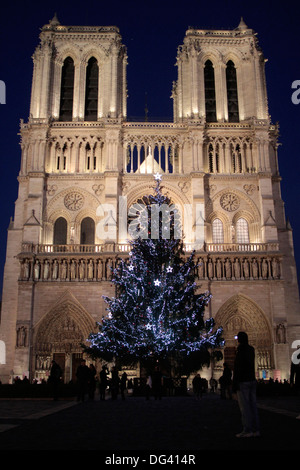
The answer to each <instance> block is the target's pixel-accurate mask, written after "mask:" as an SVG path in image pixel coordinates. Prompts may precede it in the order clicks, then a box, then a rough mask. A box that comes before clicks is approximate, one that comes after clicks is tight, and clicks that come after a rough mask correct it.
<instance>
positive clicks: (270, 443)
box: [0, 393, 300, 455]
mask: <svg viewBox="0 0 300 470" xmlns="http://www.w3.org/2000/svg"><path fill="white" fill-rule="evenodd" d="M259 415H260V422H261V437H259V438H247V439H245V438H244V439H238V438H236V437H235V434H236V433H238V432H240V431H241V419H240V411H239V408H238V404H237V401H235V400H222V399H220V396H219V395H218V394H211V393H207V394H205V395H204V396H203V397H202V399H201V400H196V399H195V398H194V397H191V396H189V397H163V398H162V400H158V401H155V400H154V399H151V400H149V401H147V400H146V399H145V398H144V397H128V396H127V397H126V399H125V400H124V401H123V400H121V398H120V397H119V398H118V399H117V400H111V399H110V397H108V398H107V400H106V401H100V400H99V398H98V396H97V397H96V399H95V400H94V401H92V402H91V401H88V400H87V401H85V402H83V403H81V402H80V403H78V402H77V401H74V400H59V401H51V400H0V431H1V432H0V450H1V451H3V450H7V451H11V450H97V451H99V452H100V454H101V455H105V454H107V455H112V453H116V452H118V451H119V452H124V451H131V452H134V451H136V452H140V451H141V452H142V451H145V452H152V453H155V452H157V453H160V452H162V451H166V452H175V451H177V452H178V451H180V452H186V453H189V454H190V453H192V452H199V451H205V450H211V451H219V450H220V451H237V450H241V451H243V450H244V451H251V452H252V451H270V450H271V451H285V450H287V451H293V450H297V449H298V448H299V436H300V419H297V417H298V416H299V415H300V399H299V398H297V397H279V398H272V399H270V398H260V399H259Z"/></svg>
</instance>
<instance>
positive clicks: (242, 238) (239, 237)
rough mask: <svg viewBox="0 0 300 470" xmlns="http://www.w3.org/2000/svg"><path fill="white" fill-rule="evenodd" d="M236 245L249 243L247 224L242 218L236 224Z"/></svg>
mask: <svg viewBox="0 0 300 470" xmlns="http://www.w3.org/2000/svg"><path fill="white" fill-rule="evenodd" d="M236 243H249V228H248V222H247V220H246V219H244V218H243V217H241V218H240V219H238V220H237V222H236Z"/></svg>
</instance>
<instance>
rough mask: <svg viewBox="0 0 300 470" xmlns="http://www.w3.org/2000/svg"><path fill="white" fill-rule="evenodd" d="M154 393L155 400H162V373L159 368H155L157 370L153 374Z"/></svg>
mask: <svg viewBox="0 0 300 470" xmlns="http://www.w3.org/2000/svg"><path fill="white" fill-rule="evenodd" d="M152 391H153V395H154V398H155V400H157V399H159V400H161V396H162V373H161V371H160V369H159V367H158V366H156V367H155V370H154V372H153V374H152Z"/></svg>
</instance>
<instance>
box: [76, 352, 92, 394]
mask: <svg viewBox="0 0 300 470" xmlns="http://www.w3.org/2000/svg"><path fill="white" fill-rule="evenodd" d="M76 377H77V382H78V395H77V400H78V401H82V402H83V401H84V397H85V395H86V393H87V392H88V383H89V379H90V370H89V368H88V366H87V365H86V363H85V360H84V359H82V361H81V363H80V366H79V367H78V368H77V372H76Z"/></svg>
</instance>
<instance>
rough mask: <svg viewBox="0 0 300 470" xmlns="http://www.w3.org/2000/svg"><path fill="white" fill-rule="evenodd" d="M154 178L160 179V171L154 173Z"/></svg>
mask: <svg viewBox="0 0 300 470" xmlns="http://www.w3.org/2000/svg"><path fill="white" fill-rule="evenodd" d="M154 179H155V180H156V181H161V174H160V173H155V175H154Z"/></svg>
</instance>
